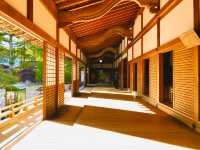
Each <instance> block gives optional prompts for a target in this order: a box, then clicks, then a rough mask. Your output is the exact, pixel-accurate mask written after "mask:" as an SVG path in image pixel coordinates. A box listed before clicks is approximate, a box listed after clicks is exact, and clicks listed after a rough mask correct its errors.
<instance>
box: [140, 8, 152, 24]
mask: <svg viewBox="0 0 200 150" xmlns="http://www.w3.org/2000/svg"><path fill="white" fill-rule="evenodd" d="M154 16H155V13H151V12H150V11H149V8H147V7H146V8H145V9H144V11H143V26H144V27H145V26H146V25H147V23H148V22H149V21H150V20H151V19H152V18H153V17H154Z"/></svg>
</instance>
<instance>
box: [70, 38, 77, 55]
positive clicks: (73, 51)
mask: <svg viewBox="0 0 200 150" xmlns="http://www.w3.org/2000/svg"><path fill="white" fill-rule="evenodd" d="M71 52H72V53H73V54H74V55H76V43H75V42H74V41H73V40H71Z"/></svg>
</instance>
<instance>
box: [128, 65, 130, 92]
mask: <svg viewBox="0 0 200 150" xmlns="http://www.w3.org/2000/svg"><path fill="white" fill-rule="evenodd" d="M127 69H128V71H127V72H128V73H127V88H128V89H130V64H128V66H127Z"/></svg>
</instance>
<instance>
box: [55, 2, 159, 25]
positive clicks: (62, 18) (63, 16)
mask: <svg viewBox="0 0 200 150" xmlns="http://www.w3.org/2000/svg"><path fill="white" fill-rule="evenodd" d="M124 1H127V0H106V1H104V2H102V3H100V4H99V5H95V6H91V7H87V8H83V9H80V10H76V11H59V12H58V20H59V24H61V25H63V23H67V24H71V23H77V22H86V21H87V22H88V21H93V20H97V19H99V18H101V17H103V16H104V15H105V14H107V13H108V12H110V10H111V9H113V8H114V7H115V6H117V5H118V4H119V3H121V2H124ZM130 1H133V2H135V3H136V4H138V5H139V6H140V7H142V6H144V5H148V6H153V8H154V9H153V10H155V8H156V7H155V6H156V5H157V4H158V2H159V0H145V1H144V0H130Z"/></svg>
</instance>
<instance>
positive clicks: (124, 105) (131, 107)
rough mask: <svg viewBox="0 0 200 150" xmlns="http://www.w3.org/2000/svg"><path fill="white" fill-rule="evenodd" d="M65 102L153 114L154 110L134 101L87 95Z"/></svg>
mask: <svg viewBox="0 0 200 150" xmlns="http://www.w3.org/2000/svg"><path fill="white" fill-rule="evenodd" d="M66 104H67V105H73V106H80V107H84V106H86V105H89V106H96V107H104V108H112V109H119V110H127V111H134V112H142V113H148V114H155V112H153V111H151V110H150V109H149V108H148V107H146V106H145V105H143V104H141V103H139V102H136V101H123V100H113V99H105V98H93V97H89V98H70V99H69V100H68V101H66Z"/></svg>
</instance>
